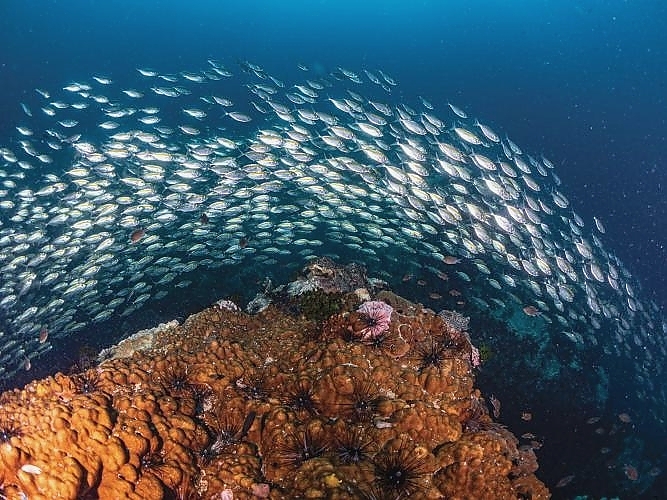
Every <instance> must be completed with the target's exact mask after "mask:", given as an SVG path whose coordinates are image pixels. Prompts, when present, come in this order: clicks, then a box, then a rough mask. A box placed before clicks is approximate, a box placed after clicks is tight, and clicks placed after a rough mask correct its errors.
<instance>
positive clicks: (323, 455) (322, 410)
mask: <svg viewBox="0 0 667 500" xmlns="http://www.w3.org/2000/svg"><path fill="white" fill-rule="evenodd" d="M348 278H349V276H348V277H346V278H345V279H348ZM338 279H339V278H336V280H338ZM352 281H354V283H353V285H354V286H353V287H352V286H351V287H350V289H352V290H353V289H355V288H357V286H356V285H357V284H358V283H357V280H356V277H355V279H354V280H352ZM350 295H354V294H350ZM321 299H322V298H321V297H319V298H318V300H317V301H316V303H318V304H319V303H321V304H325V306H324V307H325V309H327V310H328V307H329V305H327V303H326V301H324V302H322V300H321ZM348 299H349V300H348ZM348 299H345V300H340V298H339V297H337V298H336V299H335V303H336V304H344V305H343V306H341V309H340V310H339V312H337V313H335V314H333V315H330V316H327V317H326V318H325V319H324V320H323V321H321V322H319V323H318V322H316V321H313V320H309V319H307V318H305V317H304V316H302V315H290V314H287V313H286V312H285V311H284V310H282V309H279V308H278V307H276V306H269V307H268V308H266V309H265V310H264V311H263V312H261V313H260V314H257V315H248V314H246V313H243V312H240V311H233V310H230V308H226V307H220V306H213V307H211V308H209V309H206V310H204V311H202V312H200V313H198V314H196V315H194V316H191V317H190V318H188V319H187V320H186V321H185V322H184V323H183V324H181V325H178V324H175V323H174V324H170V325H168V326H166V325H165V327H163V328H159V329H156V330H154V331H151V332H149V333H150V334H149V335H142V336H140V338H141V339H144V340H145V339H146V338H149V340H150V342H148V343H146V342H145V341H143V340H142V341H141V342H138V343H137V342H134V344H133V346H129V348H126V349H122V350H117V351H114V353H113V355H112V356H111V357H110V358H109V359H106V360H105V361H103V362H102V363H101V364H100V365H99V366H96V367H94V368H91V369H89V370H88V371H86V372H83V373H81V374H77V375H72V376H65V375H62V374H57V375H55V376H53V377H49V378H47V379H44V380H39V381H35V382H32V383H30V384H28V385H27V386H26V387H25V388H23V389H22V390H14V391H12V392H7V393H4V394H3V395H2V396H0V497H2V498H10V499H11V498H25V497H27V498H30V499H31V500H32V499H52V498H63V499H85V498H102V499H107V498H108V499H122V498H128V499H142V500H151V499H173V498H204V499H213V498H218V499H219V498H332V499H352V498H382V499H385V498H389V499H392V498H406V497H408V496H409V497H410V498H417V499H418V498H424V499H435V498H457V499H477V500H479V499H494V500H498V499H515V498H521V499H527V498H531V499H540V498H549V492H548V490H547V489H546V487H545V486H544V485H543V484H542V483H541V482H540V481H539V480H538V479H537V478H536V477H535V475H534V472H535V470H536V468H537V461H536V459H535V455H534V453H533V451H532V449H525V448H522V449H519V448H517V443H518V442H517V440H516V438H514V436H513V435H512V434H511V433H510V432H509V431H508V430H507V429H505V428H504V427H503V426H501V425H500V424H498V423H497V422H494V421H493V420H492V419H491V417H490V416H489V415H488V411H487V410H486V407H485V405H483V404H482V403H481V401H482V398H481V394H480V393H479V391H477V390H475V389H474V388H473V382H474V374H473V368H472V365H471V362H470V353H471V349H472V346H471V345H470V342H469V340H468V337H467V336H466V335H465V334H464V333H463V332H461V331H458V330H456V329H454V328H452V327H451V325H449V324H448V323H447V322H446V321H445V320H443V319H442V318H441V317H438V316H436V315H434V314H433V313H432V312H430V311H426V310H423V309H421V308H420V307H419V306H418V305H415V304H408V303H407V302H406V301H404V299H402V300H403V302H402V305H403V306H402V307H401V308H397V307H394V311H393V313H392V314H391V321H390V322H389V323H388V325H387V329H386V331H383V332H382V333H381V334H380V335H379V336H377V337H375V338H372V339H368V338H364V335H363V332H364V329H365V328H368V321H367V318H364V314H363V312H358V311H357V310H356V307H357V306H358V305H359V304H360V303H361V300H360V299H359V295H358V294H357V295H355V296H353V297H351V298H348ZM375 299H376V300H377V299H378V296H376V297H375ZM399 299H400V298H398V297H395V300H396V301H398V300H399ZM394 306H396V302H394ZM399 311H403V312H399ZM121 353H122V354H121ZM23 495H25V496H23Z"/></svg>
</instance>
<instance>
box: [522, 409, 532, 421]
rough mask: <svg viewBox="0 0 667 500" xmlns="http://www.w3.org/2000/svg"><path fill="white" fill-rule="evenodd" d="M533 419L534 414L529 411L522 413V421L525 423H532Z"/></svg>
mask: <svg viewBox="0 0 667 500" xmlns="http://www.w3.org/2000/svg"><path fill="white" fill-rule="evenodd" d="M532 419H533V414H532V413H530V412H529V411H522V412H521V420H523V421H524V422H530V421H531V420H532Z"/></svg>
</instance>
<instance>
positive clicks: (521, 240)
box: [0, 60, 667, 403]
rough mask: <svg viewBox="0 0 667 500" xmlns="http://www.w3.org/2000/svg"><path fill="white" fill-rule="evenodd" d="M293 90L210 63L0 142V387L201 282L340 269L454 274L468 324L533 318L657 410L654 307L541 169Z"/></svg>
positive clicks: (72, 97)
mask: <svg viewBox="0 0 667 500" xmlns="http://www.w3.org/2000/svg"><path fill="white" fill-rule="evenodd" d="M232 67H233V68H234V70H233V71H232V70H230V68H232ZM295 72H296V73H295V74H298V75H300V77H301V78H300V79H299V80H298V81H294V82H285V81H282V80H280V79H279V78H276V77H275V76H273V75H270V74H268V73H267V72H266V71H265V70H264V69H263V68H262V67H260V66H258V65H256V64H253V63H250V62H242V63H241V65H240V69H238V68H237V66H236V65H224V64H222V63H221V62H219V61H215V60H209V61H208V63H207V64H206V65H204V67H203V68H202V69H200V70H193V71H182V72H179V73H163V72H158V71H156V70H154V69H150V68H139V69H137V70H136V71H134V70H132V71H128V76H126V77H125V78H124V80H123V82H122V83H120V81H116V80H113V79H112V78H111V77H110V76H107V75H92V76H90V78H87V79H86V80H85V81H73V82H69V83H68V84H67V85H65V86H64V87H63V88H60V89H36V92H35V93H34V94H33V95H32V98H31V99H27V100H26V101H25V102H23V103H21V106H22V109H23V115H22V120H21V122H20V123H18V124H17V126H16V134H15V137H12V138H5V140H4V143H5V144H0V157H1V160H0V270H1V272H2V280H1V282H0V378H7V377H10V376H12V374H14V373H15V372H16V371H17V370H19V369H22V368H25V367H26V365H27V366H29V363H30V360H34V358H35V357H37V356H39V355H40V354H41V353H43V352H44V351H46V350H49V349H51V348H52V347H53V346H54V345H57V342H58V339H60V338H63V337H65V336H69V335H75V334H76V332H77V331H80V330H82V329H84V328H89V327H90V326H91V325H94V324H97V323H101V322H104V321H106V320H109V319H113V318H119V317H126V316H129V315H131V314H132V313H134V312H137V311H140V310H141V308H142V307H146V306H147V305H148V304H150V303H151V302H152V301H157V300H161V299H163V298H165V297H167V296H170V297H171V296H174V297H178V294H185V293H187V288H188V287H189V286H190V285H191V283H192V281H193V280H195V281H196V279H197V275H198V274H200V273H213V272H216V271H217V270H220V269H221V268H225V269H232V270H233V269H235V268H238V266H248V265H252V266H256V267H258V268H264V269H266V272H267V274H270V272H271V270H272V269H277V268H279V267H280V266H284V265H286V264H287V263H290V262H294V261H298V265H302V264H303V261H304V260H305V259H308V258H309V257H311V256H314V255H329V256H333V257H340V256H341V255H345V254H347V255H349V254H354V255H355V256H356V258H357V259H358V260H359V261H361V262H363V263H364V264H365V265H367V266H368V267H369V269H370V270H374V271H375V272H378V273H380V274H382V273H383V272H384V274H385V276H386V277H389V276H390V275H391V272H390V271H392V270H400V269H413V270H414V269H419V270H420V271H421V272H422V273H427V274H428V273H432V274H433V275H434V276H438V275H440V276H441V275H442V273H443V272H445V271H446V272H449V273H455V276H456V279H458V280H462V281H464V282H469V287H470V289H471V290H476V293H475V294H474V296H470V297H468V300H469V301H470V302H471V303H472V304H473V305H474V306H475V307H477V308H478V309H480V310H488V311H497V310H508V311H509V310H519V311H521V310H523V311H524V312H525V314H526V315H529V316H539V317H540V318H541V319H542V320H543V321H544V322H545V324H546V325H547V326H548V333H549V342H551V343H552V344H558V343H562V342H569V343H572V345H574V346H575V350H578V351H580V352H585V351H586V350H588V349H589V348H594V349H597V350H600V351H601V352H603V353H604V355H605V356H607V357H608V358H610V359H622V360H625V362H626V363H628V364H631V365H632V366H633V367H634V368H635V369H634V373H633V374H632V377H633V380H632V381H631V383H633V384H635V385H636V387H637V388H638V390H639V391H644V392H645V394H651V397H652V398H655V399H658V400H660V401H662V402H663V403H664V401H665V400H666V398H665V389H664V386H663V387H660V386H659V385H658V384H656V380H658V377H659V376H660V375H661V374H662V373H663V368H662V361H663V359H664V357H665V354H667V346H666V345H665V332H667V327H666V326H665V323H664V322H663V320H662V318H661V317H660V312H659V309H658V307H657V306H656V305H655V304H654V303H652V302H647V301H644V300H643V299H642V297H641V293H640V290H639V286H638V284H637V283H636V281H635V280H634V279H633V277H632V276H631V274H630V272H629V271H628V269H627V268H626V267H625V266H624V265H623V263H622V262H620V261H619V259H618V258H617V257H616V256H615V254H614V253H613V251H612V250H610V249H608V248H606V246H605V245H604V243H603V241H602V240H603V238H604V236H603V235H604V226H603V225H602V222H601V221H600V220H599V219H597V218H595V219H594V220H593V221H591V223H589V224H586V223H585V221H584V220H582V218H581V217H580V216H579V215H577V213H575V212H574V211H573V210H572V208H570V206H569V201H568V199H567V197H566V195H565V194H564V193H563V192H562V191H561V187H560V185H561V182H560V179H559V177H558V176H557V174H556V171H555V168H554V164H553V163H552V162H551V161H549V160H548V159H547V158H546V157H544V156H542V155H531V154H528V153H526V152H524V151H523V150H522V149H521V148H520V147H519V146H518V145H517V144H515V143H514V142H513V141H511V140H510V139H509V138H508V137H507V136H506V135H500V134H499V133H497V131H494V130H493V129H492V128H491V127H490V126H489V125H487V124H485V123H484V122H480V121H478V120H475V119H471V118H469V117H468V115H467V114H466V112H465V111H464V110H462V109H461V108H459V107H457V106H455V105H453V104H445V105H441V106H436V105H434V104H431V103H430V102H429V101H427V100H426V99H424V98H422V97H419V96H415V98H414V99H413V100H412V101H411V102H410V103H409V104H408V103H400V102H396V100H397V97H395V96H396V95H397V94H398V90H397V82H396V81H395V80H394V79H393V78H392V77H391V76H390V75H388V74H386V73H384V72H382V71H379V70H370V69H364V70H362V71H358V72H357V71H350V70H348V69H345V68H337V69H335V70H334V71H332V72H330V73H328V74H319V73H315V72H313V71H312V70H309V68H307V67H306V66H303V65H299V67H298V70H297V69H295ZM344 260H345V259H344ZM462 264H465V266H466V267H465V268H463V267H458V268H457V266H461V265H462ZM464 269H465V270H464ZM435 280H436V281H437V279H435ZM215 298H217V297H212V298H211V299H212V300H213V299H215ZM47 332H48V334H47Z"/></svg>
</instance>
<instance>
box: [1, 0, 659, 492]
mask: <svg viewBox="0 0 667 500" xmlns="http://www.w3.org/2000/svg"><path fill="white" fill-rule="evenodd" d="M226 4H227V3H226V2H215V1H201V2H194V3H191V4H189V5H188V6H187V7H186V6H185V5H184V3H183V2H176V1H160V2H159V1H146V2H132V1H115V2H94V1H81V2H78V1H77V2H73V1H72V2H64V1H26V2H19V1H5V2H3V3H2V5H0V48H1V49H0V50H1V52H0V83H1V85H2V89H1V91H0V113H1V116H2V120H1V121H0V137H15V130H14V127H15V126H16V125H17V124H20V123H21V121H22V120H23V112H22V110H21V108H20V106H19V104H18V103H19V102H23V101H27V100H30V99H32V98H33V96H34V89H35V88H60V87H62V86H63V85H65V84H67V83H69V82H71V81H77V80H87V79H89V78H90V76H91V75H93V74H104V75H107V76H109V77H111V78H116V77H118V78H122V77H123V75H126V74H128V72H131V71H133V69H134V68H136V67H151V68H156V69H158V70H164V71H166V72H172V71H178V70H188V69H196V68H200V67H202V66H203V65H204V64H205V61H206V59H208V58H214V59H223V60H225V61H228V62H231V61H236V60H239V61H242V60H250V61H253V62H257V63H258V64H261V66H262V67H263V68H264V69H265V70H266V71H267V72H268V73H270V74H276V75H279V76H280V77H281V78H283V79H285V80H290V79H291V77H294V78H296V77H297V75H298V71H299V70H298V69H297V68H296V64H297V63H303V64H306V65H308V66H309V67H311V68H313V70H312V71H314V72H317V71H319V72H321V74H322V75H326V74H327V73H328V72H330V71H331V70H332V69H334V68H336V67H338V66H343V67H349V68H355V69H359V68H366V67H367V68H369V69H373V68H382V69H383V70H385V71H386V72H387V73H389V74H391V75H392V76H393V77H394V78H396V79H397V80H398V81H399V82H400V87H399V89H400V90H399V92H400V94H399V95H397V96H395V98H396V99H397V100H400V99H401V96H402V95H404V96H406V98H409V99H410V100H414V96H415V95H421V96H424V97H425V98H426V99H428V100H429V101H431V102H433V103H437V104H439V105H440V106H441V107H442V106H444V104H445V103H447V102H451V103H453V104H456V105H458V106H461V107H463V108H464V109H465V110H466V111H467V112H468V113H469V114H470V115H472V116H477V117H479V118H480V119H483V120H485V122H487V123H488V124H489V125H491V126H493V127H494V128H496V129H499V130H500V129H501V130H504V131H505V132H506V133H507V134H509V135H510V137H511V138H512V140H513V141H515V142H517V143H518V144H521V145H522V146H525V147H530V148H531V149H532V150H534V151H541V152H543V153H544V154H545V155H546V156H547V157H548V158H550V159H551V160H552V161H554V162H555V163H556V164H557V172H558V175H559V176H560V178H561V179H562V181H563V191H564V192H565V193H567V195H568V197H569V198H570V201H571V204H572V207H573V208H574V209H575V210H576V211H577V213H579V214H580V215H581V216H582V217H583V218H584V220H585V221H586V222H587V224H588V225H589V226H590V225H592V220H593V216H597V217H598V218H600V219H601V220H602V222H603V223H604V225H605V227H606V239H605V241H606V242H607V244H608V246H609V247H611V248H613V250H614V251H615V252H616V253H617V255H618V256H619V257H620V258H621V260H622V261H623V262H625V264H626V265H627V266H628V268H629V269H630V270H631V271H632V272H633V274H634V275H635V276H636V277H637V278H638V279H639V280H640V282H641V283H642V284H643V292H644V294H645V295H646V296H648V297H649V298H652V299H653V300H655V302H656V303H657V304H659V305H660V306H662V307H664V306H665V305H667V293H665V290H666V288H667V270H665V268H664V266H663V263H664V262H665V257H666V252H665V247H664V245H665V243H666V240H667V237H666V235H667V217H666V216H667V201H665V198H664V196H663V194H662V192H663V185H664V184H665V182H666V181H667V172H666V171H665V168H664V166H663V164H662V163H663V162H662V160H663V156H664V151H665V150H666V148H665V145H666V144H665V140H666V139H665V138H666V137H667V124H666V123H665V116H666V113H665V111H666V110H667V105H666V103H665V86H666V84H667V67H666V66H665V64H664V61H665V60H666V59H667V58H666V57H665V56H666V55H667V54H666V52H667V37H666V35H665V30H664V28H665V25H664V19H666V18H667V6H665V4H664V3H662V2H658V1H655V2H651V1H644V2H641V3H637V2H622V1H589V2H576V3H574V2H572V3H571V2H557V1H541V2H527V1H516V2H495V1H472V2H465V3H464V4H463V3H461V4H458V3H454V2H439V1H430V2H428V1H427V2H386V1H385V2H379V1H366V2H363V3H362V4H361V5H359V2H345V1H343V2H341V1H320V2H308V1H290V2H270V1H249V2H238V3H236V4H234V5H226ZM2 142H4V141H2ZM481 378H482V380H483V378H484V376H483V374H482V376H481ZM630 390H632V387H631V386H630ZM536 407H545V408H548V402H544V403H543V404H539V405H538V404H536ZM635 410H636V411H637V412H641V409H640V408H637V409H635ZM556 421H557V416H556V417H554V416H551V418H550V419H549V423H550V425H554V426H555V425H557V423H556ZM582 434H583V431H582ZM582 443H585V445H584V446H583V447H584V449H586V448H588V447H593V446H595V447H598V448H599V447H600V445H599V443H597V442H596V441H595V437H591V436H589V435H587V436H586V438H585V439H583V438H582ZM542 456H543V455H540V458H541V459H542ZM544 456H545V457H546V459H545V460H546V464H545V463H544V462H543V463H542V467H543V471H544V473H543V476H541V477H545V478H548V479H549V480H550V481H551V483H550V484H551V485H552V486H553V484H555V482H556V481H557V480H558V479H559V476H564V475H566V474H567V473H569V472H572V471H574V470H575V469H576V464H575V463H573V462H572V461H571V460H569V459H568V460H567V461H566V463H565V464H558V459H557V458H554V457H556V456H557V453H555V452H554V450H553V448H552V449H551V450H550V449H549V443H546V445H545V449H544ZM628 460H629V458H628ZM655 460H656V462H657V459H655ZM547 464H548V465H547ZM622 465H623V464H622V463H621V464H620V466H622ZM541 472H542V471H541ZM590 482H591V483H593V484H590V485H589V486H590V487H591V491H603V492H604V493H605V494H609V492H608V491H606V490H604V488H603V486H602V485H600V484H597V485H596V484H594V483H595V478H593V479H592V480H591V481H590ZM658 487H659V485H658V486H655V488H658ZM596 488H598V489H597V490H596ZM619 488H622V485H619ZM655 488H654V491H658V490H655ZM582 491H583V490H582ZM619 491H620V490H619ZM556 494H560V492H559V491H558V490H557V491H556ZM563 494H564V495H567V492H566V493H563Z"/></svg>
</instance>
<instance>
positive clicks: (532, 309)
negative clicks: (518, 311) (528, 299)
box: [523, 306, 540, 316]
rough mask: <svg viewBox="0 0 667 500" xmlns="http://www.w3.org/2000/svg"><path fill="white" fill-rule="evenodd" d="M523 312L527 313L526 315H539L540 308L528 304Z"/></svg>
mask: <svg viewBox="0 0 667 500" xmlns="http://www.w3.org/2000/svg"><path fill="white" fill-rule="evenodd" d="M523 312H524V313H526V316H539V314H540V310H539V309H538V308H537V307H535V306H526V307H524V308H523Z"/></svg>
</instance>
